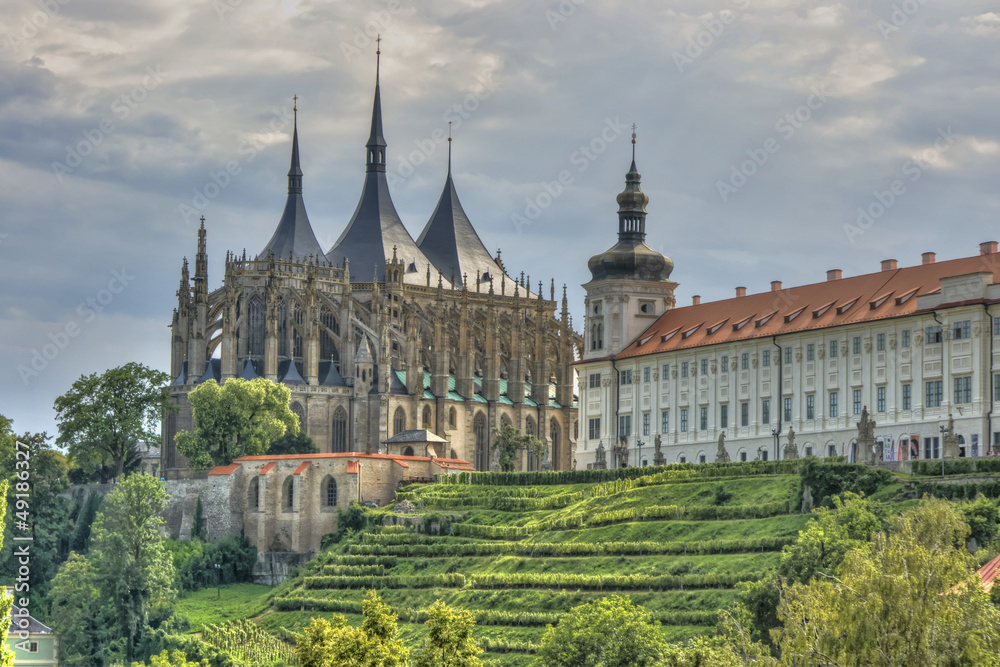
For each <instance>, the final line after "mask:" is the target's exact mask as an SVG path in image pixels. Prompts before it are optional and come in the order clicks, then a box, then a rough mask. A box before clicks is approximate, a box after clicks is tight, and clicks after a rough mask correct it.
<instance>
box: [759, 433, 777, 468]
mask: <svg viewBox="0 0 1000 667" xmlns="http://www.w3.org/2000/svg"><path fill="white" fill-rule="evenodd" d="M771 435H773V436H774V460H775V461H777V460H778V459H779V458H780V457H779V456H778V452H780V451H781V449H780V448H781V431H779V430H778V429H776V428H772V429H771ZM760 449H764V448H763V447H761V448H760Z"/></svg>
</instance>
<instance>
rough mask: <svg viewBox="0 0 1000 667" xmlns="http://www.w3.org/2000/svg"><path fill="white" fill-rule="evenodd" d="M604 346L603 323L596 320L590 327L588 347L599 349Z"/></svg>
mask: <svg viewBox="0 0 1000 667" xmlns="http://www.w3.org/2000/svg"><path fill="white" fill-rule="evenodd" d="M602 347H604V324H603V323H602V322H596V323H595V324H594V326H593V327H592V328H591V334H590V349H591V350H599V349H601V348H602Z"/></svg>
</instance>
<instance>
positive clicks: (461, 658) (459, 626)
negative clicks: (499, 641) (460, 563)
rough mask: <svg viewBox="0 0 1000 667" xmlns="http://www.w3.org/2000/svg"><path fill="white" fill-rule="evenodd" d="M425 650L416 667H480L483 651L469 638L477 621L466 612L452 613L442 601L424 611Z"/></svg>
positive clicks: (415, 662) (465, 610)
mask: <svg viewBox="0 0 1000 667" xmlns="http://www.w3.org/2000/svg"><path fill="white" fill-rule="evenodd" d="M427 614H428V616H429V618H428V619H427V622H426V623H425V624H424V625H426V626H427V646H426V647H425V648H424V649H423V650H422V651H421V652H420V653H419V654H418V655H417V657H416V659H415V660H414V663H413V664H414V666H415V667H480V666H481V665H482V664H483V662H482V660H480V659H479V654H480V653H482V652H483V649H482V647H480V646H479V644H477V643H476V641H475V640H474V639H473V638H472V629H473V628H474V627H475V626H476V619H475V618H474V617H473V616H472V612H470V611H469V610H468V609H460V610H455V609H452V608H451V607H449V606H448V605H446V604H445V603H444V602H442V601H441V600H438V601H436V602H435V603H434V604H432V605H431V606H430V607H429V608H428V609H427Z"/></svg>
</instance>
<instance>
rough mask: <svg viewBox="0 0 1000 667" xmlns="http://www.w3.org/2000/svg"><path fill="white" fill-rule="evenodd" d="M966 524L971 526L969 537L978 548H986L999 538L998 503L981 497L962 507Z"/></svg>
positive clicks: (999, 518)
mask: <svg viewBox="0 0 1000 667" xmlns="http://www.w3.org/2000/svg"><path fill="white" fill-rule="evenodd" d="M960 509H961V512H962V515H963V516H964V517H965V522H966V523H968V524H969V537H970V538H972V539H974V540H975V541H976V546H977V547H983V546H986V545H987V544H988V543H989V542H990V541H991V540H992V539H993V538H994V537H996V536H997V522H1000V512H998V511H997V503H996V501H995V500H991V499H989V498H987V497H986V496H980V497H979V498H977V499H976V500H975V502H971V503H963V504H962V505H961V506H960Z"/></svg>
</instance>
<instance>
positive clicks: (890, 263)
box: [882, 259, 896, 271]
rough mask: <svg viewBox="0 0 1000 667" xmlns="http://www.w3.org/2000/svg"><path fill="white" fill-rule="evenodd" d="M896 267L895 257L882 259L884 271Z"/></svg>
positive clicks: (892, 269)
mask: <svg viewBox="0 0 1000 667" xmlns="http://www.w3.org/2000/svg"><path fill="white" fill-rule="evenodd" d="M895 269H896V260H894V259H883V260H882V270H883V271H894V270H895Z"/></svg>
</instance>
